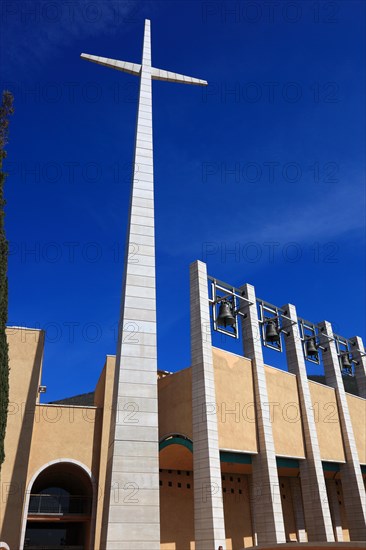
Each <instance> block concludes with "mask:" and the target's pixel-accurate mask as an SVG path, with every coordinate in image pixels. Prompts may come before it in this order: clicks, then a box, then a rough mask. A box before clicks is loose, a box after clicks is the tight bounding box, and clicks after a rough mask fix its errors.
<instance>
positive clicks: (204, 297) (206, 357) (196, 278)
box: [190, 261, 225, 550]
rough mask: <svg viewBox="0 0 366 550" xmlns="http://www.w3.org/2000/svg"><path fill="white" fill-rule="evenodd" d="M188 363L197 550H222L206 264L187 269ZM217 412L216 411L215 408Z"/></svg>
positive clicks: (214, 396) (218, 460) (221, 515)
mask: <svg viewBox="0 0 366 550" xmlns="http://www.w3.org/2000/svg"><path fill="white" fill-rule="evenodd" d="M190 288H191V291H190V292H191V300H190V301H191V356H192V358H191V361H192V363H191V364H192V423H193V475H194V530H195V548H196V550H216V549H217V548H218V547H219V546H222V547H223V548H225V522H224V506H223V498H222V484H221V466H220V451H219V437H218V427H217V416H216V414H215V415H213V414H209V410H210V407H212V406H213V405H215V404H216V394H215V378H214V367H213V358H212V344H211V330H210V328H209V327H210V311H209V301H208V300H209V298H208V286H207V268H206V264H204V263H203V262H200V261H196V262H194V263H192V264H191V266H190ZM214 408H216V407H214Z"/></svg>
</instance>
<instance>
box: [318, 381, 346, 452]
mask: <svg viewBox="0 0 366 550" xmlns="http://www.w3.org/2000/svg"><path fill="white" fill-rule="evenodd" d="M309 386H310V394H311V399H312V405H313V409H314V415H315V424H316V430H317V434H318V440H319V447H320V456H321V458H322V460H329V461H334V462H344V461H345V456H344V449H343V441H342V433H341V427H340V424H339V415H338V407H337V399H336V393H335V390H334V389H333V388H330V387H328V386H323V385H322V384H318V383H317V382H312V381H311V380H309Z"/></svg>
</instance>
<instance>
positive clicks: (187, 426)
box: [158, 368, 192, 439]
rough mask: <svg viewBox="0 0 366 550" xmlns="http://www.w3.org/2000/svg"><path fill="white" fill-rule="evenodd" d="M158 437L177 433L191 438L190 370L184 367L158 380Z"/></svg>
mask: <svg viewBox="0 0 366 550" xmlns="http://www.w3.org/2000/svg"><path fill="white" fill-rule="evenodd" d="M158 396H159V437H160V438H162V437H164V436H166V435H168V434H172V433H178V434H182V435H185V436H187V437H189V438H190V439H192V371H191V369H190V368H189V369H184V370H181V371H179V372H175V373H174V374H170V375H169V376H165V377H164V378H160V379H159V380H158Z"/></svg>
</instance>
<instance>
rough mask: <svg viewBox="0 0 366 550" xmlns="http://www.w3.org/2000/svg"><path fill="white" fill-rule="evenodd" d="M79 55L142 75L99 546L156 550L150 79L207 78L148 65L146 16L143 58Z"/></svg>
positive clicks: (201, 83) (202, 83) (111, 549)
mask: <svg viewBox="0 0 366 550" xmlns="http://www.w3.org/2000/svg"><path fill="white" fill-rule="evenodd" d="M81 57H82V58H84V59H87V60H88V61H92V62H94V63H98V64H99V65H104V66H105V67H111V68H113V69H117V70H118V71H123V72H126V73H130V74H134V75H136V76H139V77H140V94H139V103H138V115H137V129H136V142H135V153H134V168H133V180H132V194H131V204H130V214H129V224H128V232H127V246H126V258H125V268H124V269H125V271H124V279H123V290H122V303H121V313H120V324H119V327H120V329H119V337H118V346H117V354H116V355H117V357H116V370H115V381H114V387H115V393H114V395H113V414H112V421H111V436H110V441H109V452H108V466H107V482H106V487H105V489H106V492H107V493H109V494H107V498H106V502H105V504H104V506H105V507H106V510H107V511H108V514H107V516H106V517H105V518H103V527H102V543H101V548H103V550H104V549H106V550H145V549H147V548H149V550H160V513H159V434H158V402H157V347H156V298H155V235H154V176H153V138H152V102H151V81H152V80H167V81H169V82H182V83H183V84H196V85H199V86H205V85H207V82H206V81H205V80H200V79H198V78H192V77H190V76H184V75H181V74H177V73H173V72H170V71H164V70H162V69H155V68H154V67H152V66H151V40H150V21H149V20H148V19H147V20H145V32H144V45H143V53H142V63H141V64H138V63H129V62H127V61H118V60H115V59H108V58H105V57H98V56H95V55H88V54H84V53H83V54H81Z"/></svg>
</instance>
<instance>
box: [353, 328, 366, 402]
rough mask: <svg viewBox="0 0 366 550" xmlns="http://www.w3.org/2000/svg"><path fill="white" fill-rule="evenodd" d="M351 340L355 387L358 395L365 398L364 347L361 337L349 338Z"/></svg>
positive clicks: (365, 359) (365, 362)
mask: <svg viewBox="0 0 366 550" xmlns="http://www.w3.org/2000/svg"><path fill="white" fill-rule="evenodd" d="M350 341H351V342H352V345H351V352H352V356H353V358H354V360H355V361H356V363H357V364H356V366H355V377H356V381H357V389H358V395H359V397H362V398H363V399H366V356H365V348H364V345H363V342H362V339H361V338H360V337H359V336H355V337H354V338H350Z"/></svg>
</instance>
